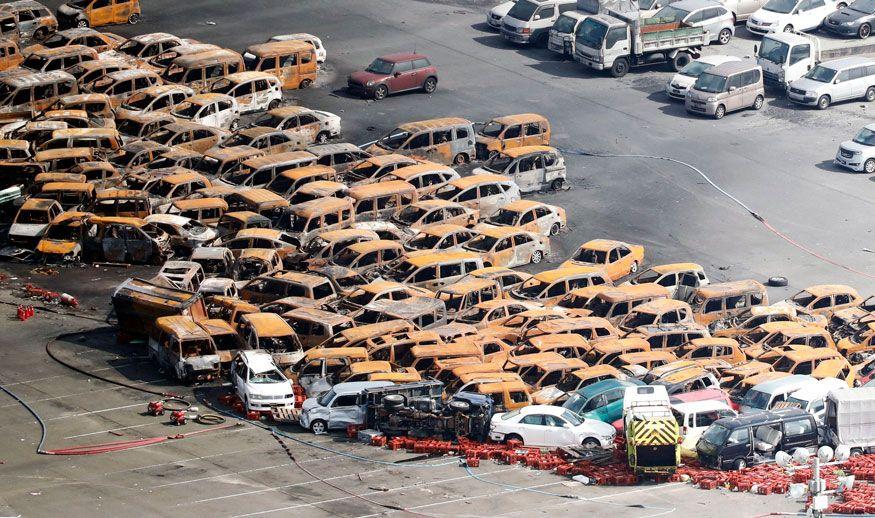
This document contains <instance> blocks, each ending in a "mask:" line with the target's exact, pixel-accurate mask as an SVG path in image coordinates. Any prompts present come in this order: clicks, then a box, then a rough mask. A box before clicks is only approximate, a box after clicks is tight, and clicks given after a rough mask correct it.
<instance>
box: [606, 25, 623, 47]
mask: <svg viewBox="0 0 875 518" xmlns="http://www.w3.org/2000/svg"><path fill="white" fill-rule="evenodd" d="M625 39H626V28H625V27H614V28H613V29H611V30H610V31H608V36H607V38H606V39H605V48H608V49H610V48H613V47H614V45H615V44H616V43H618V42H620V41H623V40H625Z"/></svg>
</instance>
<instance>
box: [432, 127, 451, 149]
mask: <svg viewBox="0 0 875 518" xmlns="http://www.w3.org/2000/svg"><path fill="white" fill-rule="evenodd" d="M451 140H453V131H452V130H439V131H435V132H434V134H433V141H434V143H435V145H438V144H446V143H447V142H449V141H451Z"/></svg>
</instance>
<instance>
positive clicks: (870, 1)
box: [848, 0, 875, 14]
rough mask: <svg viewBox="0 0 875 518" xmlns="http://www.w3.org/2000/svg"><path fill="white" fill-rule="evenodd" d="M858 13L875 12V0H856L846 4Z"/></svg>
mask: <svg viewBox="0 0 875 518" xmlns="http://www.w3.org/2000/svg"><path fill="white" fill-rule="evenodd" d="M848 9H853V10H854V11H857V12H859V13H865V14H875V0H857V1H856V2H854V3H852V4H851V5H849V6H848Z"/></svg>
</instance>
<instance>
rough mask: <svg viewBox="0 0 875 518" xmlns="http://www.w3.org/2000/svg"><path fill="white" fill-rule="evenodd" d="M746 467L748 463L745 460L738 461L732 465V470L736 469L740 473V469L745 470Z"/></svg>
mask: <svg viewBox="0 0 875 518" xmlns="http://www.w3.org/2000/svg"><path fill="white" fill-rule="evenodd" d="M746 467H747V461H746V460H744V459H738V460H736V461H735V462H733V463H732V468H733V469H735V470H736V471H738V470H740V469H744V468H746Z"/></svg>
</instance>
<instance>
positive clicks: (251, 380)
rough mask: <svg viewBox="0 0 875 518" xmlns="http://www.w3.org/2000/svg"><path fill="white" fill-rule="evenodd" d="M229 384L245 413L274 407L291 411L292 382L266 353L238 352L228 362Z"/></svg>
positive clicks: (293, 404)
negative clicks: (229, 369) (229, 366)
mask: <svg viewBox="0 0 875 518" xmlns="http://www.w3.org/2000/svg"><path fill="white" fill-rule="evenodd" d="M231 385H232V386H233V387H234V391H235V392H236V393H237V397H239V398H240V400H241V401H243V405H244V406H245V408H246V411H247V412H253V411H254V412H270V409H271V408H273V407H278V406H279V407H286V408H294V406H295V394H294V391H293V390H292V382H291V381H289V379H288V378H286V376H285V374H283V373H282V371H280V369H279V367H277V366H276V364H275V363H274V361H273V357H272V356H271V354H270V353H269V352H267V351H263V350H254V351H240V352H239V353H237V357H236V358H234V361H232V362H231Z"/></svg>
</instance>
